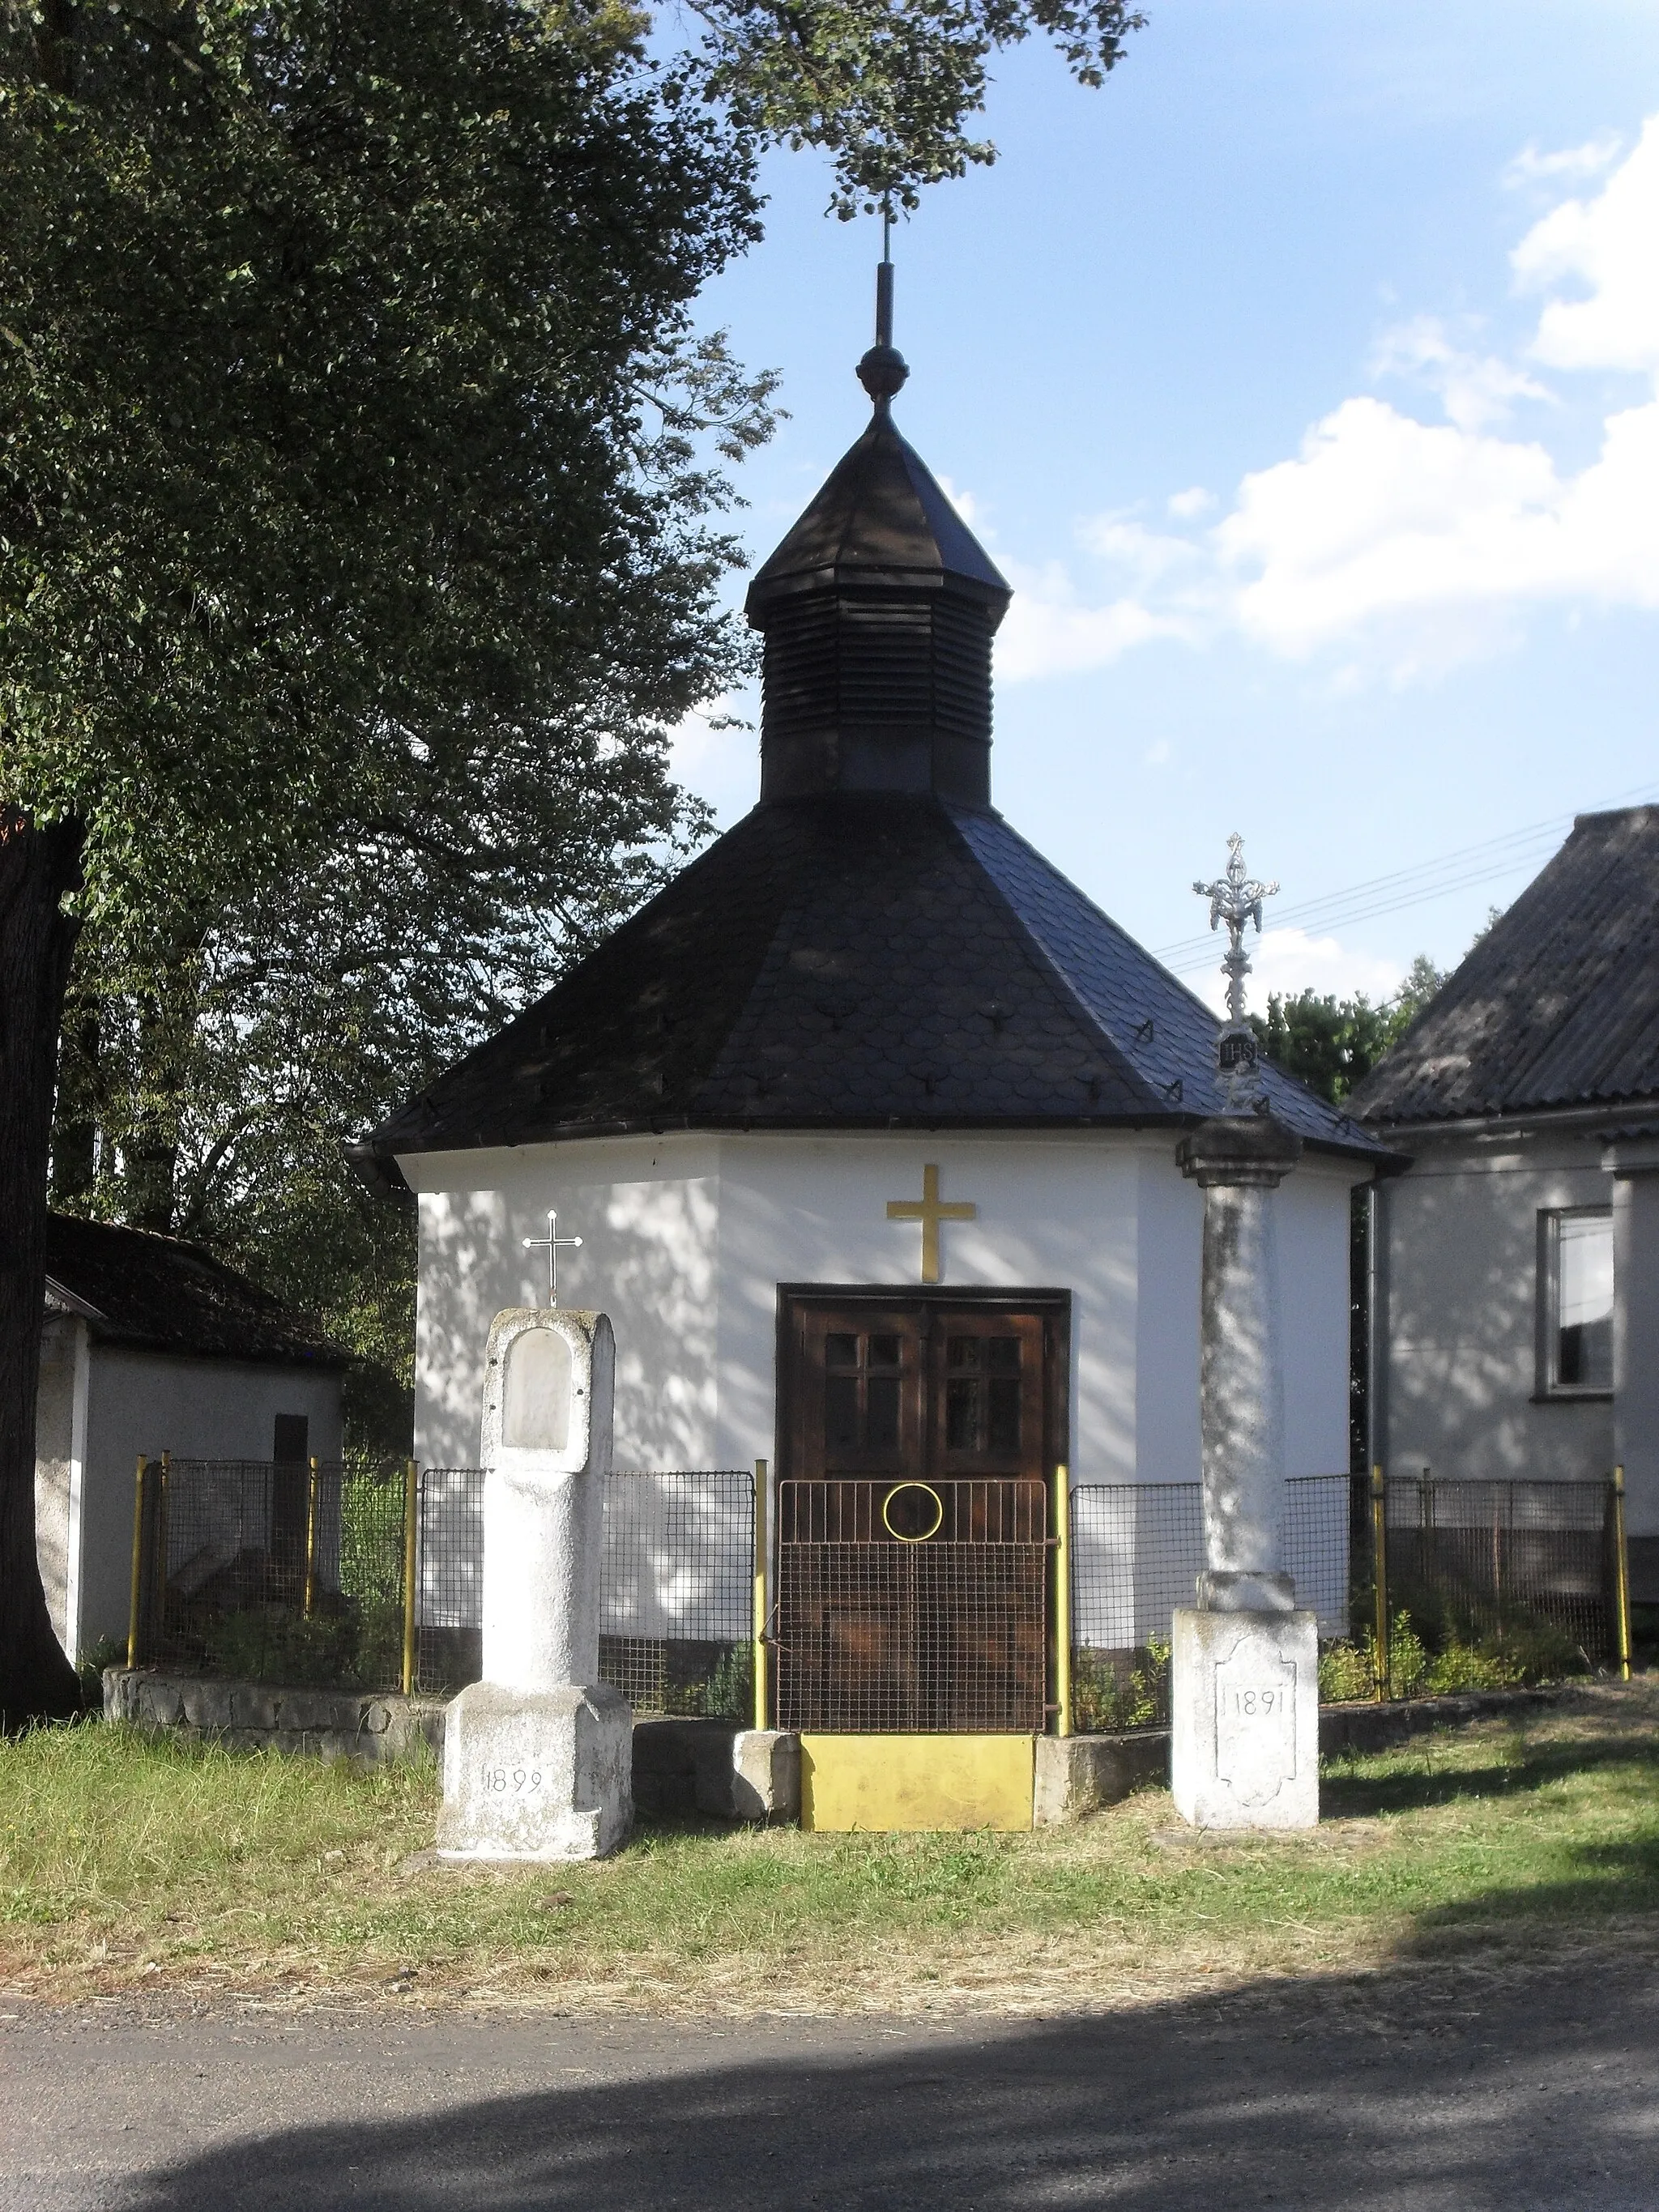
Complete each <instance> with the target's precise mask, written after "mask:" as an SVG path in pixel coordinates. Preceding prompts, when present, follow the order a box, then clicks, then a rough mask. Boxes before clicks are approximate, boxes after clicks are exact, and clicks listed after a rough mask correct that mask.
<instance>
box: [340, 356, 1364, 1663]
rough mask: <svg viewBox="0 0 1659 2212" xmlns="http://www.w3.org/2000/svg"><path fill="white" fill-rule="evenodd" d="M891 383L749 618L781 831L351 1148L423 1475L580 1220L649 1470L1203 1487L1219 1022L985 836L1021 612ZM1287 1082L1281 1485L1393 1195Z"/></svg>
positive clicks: (1340, 1397) (1275, 1075) (1270, 1078)
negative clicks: (997, 706) (993, 754)
mask: <svg viewBox="0 0 1659 2212" xmlns="http://www.w3.org/2000/svg"><path fill="white" fill-rule="evenodd" d="M903 374H904V371H903V365H902V362H899V360H898V357H897V356H896V354H893V353H892V351H891V349H890V348H886V347H883V346H880V345H878V347H877V348H875V349H872V352H871V353H870V354H868V355H866V357H865V360H864V362H862V363H860V377H861V378H862V380H864V381H865V383H866V388H867V389H868V390H869V391H870V392H871V394H872V398H874V400H875V403H876V404H875V412H874V416H873V419H872V422H871V423H870V426H869V428H867V429H866V432H865V433H864V435H863V436H862V437H860V439H859V441H858V442H857V443H856V444H855V445H854V447H852V449H851V450H850V452H849V453H848V454H847V455H846V457H845V458H844V459H842V462H841V463H840V464H839V465H838V466H837V467H836V470H835V471H834V472H833V474H832V475H831V476H830V477H829V480H828V482H827V483H825V485H824V486H823V489H822V490H821V491H820V492H819V494H818V495H817V497H816V498H815V499H814V500H813V501H812V502H811V505H810V507H808V508H807V510H806V512H805V514H804V515H803V516H802V517H801V519H800V520H799V522H798V523H797V524H796V525H795V526H794V528H793V530H792V531H791V532H789V534H788V536H787V538H785V540H784V542H783V544H781V546H780V547H779V549H778V550H777V551H776V552H775V554H774V555H773V556H772V557H771V559H770V560H769V561H768V562H767V563H766V564H765V566H764V567H763V568H762V569H761V570H760V572H759V574H757V577H756V579H755V581H754V584H753V586H752V588H751V590H750V594H749V599H748V615H749V619H750V622H751V623H753V624H754V625H755V626H756V627H757V629H760V630H761V631H762V632H763V635H764V640H765V646H764V707H763V729H762V739H761V791H760V799H759V803H758V805H757V806H756V807H755V808H754V810H753V811H752V812H750V814H749V815H748V816H746V817H744V820H743V821H742V822H740V823H738V824H737V826H736V827H735V828H733V829H731V830H730V831H729V832H727V834H726V836H722V837H721V838H720V839H719V840H718V841H717V842H715V843H714V845H713V846H711V847H710V848H708V850H707V851H706V852H704V853H703V854H702V855H701V856H700V857H699V858H698V859H696V860H694V861H693V862H692V863H691V865H690V866H688V867H687V868H686V869H684V872H682V873H681V874H680V875H679V876H678V877H677V878H675V880H674V881H673V882H672V883H671V884H670V885H669V886H668V888H667V889H666V890H664V891H663V892H662V893H661V894H660V895H659V896H657V897H656V898H655V899H653V901H652V902H650V903H649V904H648V905H647V906H646V907H645V908H643V909H642V910H641V912H640V913H638V914H637V915H635V916H634V917H633V919H632V920H631V921H629V922H628V923H626V924H625V925H624V926H623V927H622V928H621V929H619V930H618V931H617V933H615V935H614V936H612V937H611V939H609V940H608V941H607V942H606V943H605V944H604V945H602V946H600V947H599V950H598V951H595V952H594V953H592V955H591V956H590V957H587V958H586V960H584V961H583V962H581V963H580V965H579V966H577V967H576V968H575V969H574V970H573V971H572V972H571V973H570V974H569V975H567V976H566V978H565V979H564V980H563V981H562V982H561V983H560V984H559V985H558V987H556V989H555V990H554V991H552V992H551V993H550V994H548V996H547V997H546V998H544V1000H541V1001H539V1002H538V1004H536V1005H535V1006H531V1007H530V1008H528V1009H527V1010H526V1012H524V1013H523V1014H522V1015H520V1017H519V1018H517V1019H516V1020H515V1021H514V1022H513V1023H512V1024H510V1025H509V1026H508V1027H507V1029H505V1030H502V1031H501V1034H499V1035H498V1036H494V1037H491V1038H490V1039H489V1041H488V1042H485V1043H483V1045H481V1046H480V1047H479V1048H477V1050H476V1051H475V1052H474V1053H472V1054H471V1055H470V1056H469V1057H468V1058H467V1059H465V1060H463V1061H462V1062H461V1063H460V1064H459V1066H455V1067H454V1068H453V1069H451V1070H450V1071H449V1072H448V1073H447V1074H446V1075H444V1076H443V1077H441V1079H439V1080H438V1081H436V1082H435V1083H434V1084H433V1085H431V1086H430V1088H429V1089H428V1091H425V1092H424V1093H423V1094H422V1096H421V1097H418V1098H416V1099H415V1100H413V1101H412V1102H411V1103H410V1104H409V1105H408V1106H407V1107H405V1108H404V1109H402V1110H401V1111H400V1112H399V1113H398V1114H397V1115H394V1116H393V1117H392V1120H390V1121H387V1122H386V1123H385V1124H384V1125H383V1126H382V1127H380V1128H379V1129H377V1130H376V1131H374V1133H373V1134H372V1136H371V1137H370V1138H369V1139H367V1140H366V1142H365V1143H364V1145H363V1146H361V1147H360V1148H359V1150H358V1159H359V1163H360V1165H361V1166H362V1169H363V1170H364V1171H365V1172H366V1173H368V1175H369V1176H372V1177H374V1176H378V1177H380V1178H381V1179H382V1180H384V1181H386V1182H390V1183H393V1184H402V1185H405V1186H407V1188H409V1189H410V1190H412V1191H413V1192H415V1193H416V1194H417V1196H418V1200H419V1206H420V1300H419V1322H418V1345H417V1360H416V1378H417V1379H416V1451H417V1454H418V1455H419V1456H420V1457H421V1458H422V1460H424V1461H425V1462H428V1463H435V1464H438V1465H455V1464H462V1465H465V1464H466V1463H468V1462H471V1461H472V1460H473V1459H474V1458H475V1457H476V1455H477V1448H478V1445H477V1439H478V1427H479V1414H480V1406H481V1399H482V1383H483V1354H484V1341H485V1336H486V1334H487V1331H488V1328H489V1321H490V1317H491V1316H492V1315H493V1314H494V1313H495V1311H496V1310H498V1309H499V1308H501V1307H503V1306H507V1305H511V1304H520V1303H527V1302H530V1301H533V1300H535V1299H536V1298H538V1297H545V1296H546V1295H547V1292H548V1287H549V1285H548V1253H547V1250H546V1249H545V1245H543V1246H541V1247H539V1248H538V1249H529V1250H527V1249H526V1239H546V1238H547V1237H548V1236H549V1234H550V1216H556V1225H555V1229H554V1233H556V1236H557V1237H559V1238H560V1239H565V1238H572V1239H574V1238H578V1237H579V1238H580V1243H579V1244H578V1243H564V1244H562V1246H561V1248H560V1249H558V1251H557V1255H556V1257H557V1267H558V1297H559V1299H560V1301H561V1302H562V1303H565V1304H574V1305H579V1306H597V1307H602V1308H603V1309H604V1310H605V1311H606V1312H608V1313H609V1314H610V1315H611V1318H612V1321H613V1322H614V1323H615V1328H616V1337H617V1416H616V1418H617V1462H618V1463H619V1464H621V1465H625V1466H632V1467H635V1468H649V1469H670V1468H700V1467H740V1466H745V1465H749V1464H751V1463H752V1462H755V1461H757V1460H760V1459H764V1460H765V1461H767V1462H769V1467H770V1468H771V1469H772V1471H773V1477H774V1480H775V1481H777V1482H779V1483H780V1484H781V1485H783V1486H788V1485H789V1484H791V1483H799V1482H810V1481H815V1480H816V1481H822V1482H825V1483H828V1484H829V1485H830V1486H832V1487H833V1486H835V1485H836V1483H840V1484H841V1485H842V1491H843V1492H845V1496H844V1497H843V1496H842V1492H837V1497H838V1498H842V1504H846V1498H850V1496H851V1491H850V1490H848V1489H847V1486H848V1485H854V1486H855V1485H856V1484H857V1483H858V1482H860V1481H863V1480H872V1481H875V1482H877V1483H878V1485H879V1484H886V1485H887V1486H889V1489H888V1492H885V1493H884V1495H889V1496H890V1495H891V1494H892V1490H893V1486H895V1485H898V1486H902V1485H903V1484H906V1483H912V1482H915V1483H921V1484H924V1485H931V1486H935V1487H937V1486H940V1485H948V1484H949V1483H950V1482H951V1481H953V1480H961V1481H963V1482H967V1481H969V1480H1016V1479H1018V1480H1025V1481H1027V1482H1029V1481H1031V1480H1035V1479H1036V1478H1043V1479H1045V1480H1051V1479H1052V1474H1053V1470H1054V1468H1055V1467H1056V1466H1058V1465H1060V1464H1065V1465H1067V1466H1069V1467H1070V1468H1071V1469H1072V1470H1073V1479H1074V1480H1077V1481H1079V1482H1087V1483H1122V1484H1131V1485H1140V1484H1147V1483H1160V1482H1171V1481H1183V1482H1185V1481H1192V1482H1195V1481H1196V1480H1197V1479H1198V1473H1199V1396H1198V1363H1199V1274H1200V1234H1201V1227H1202V1219H1203V1206H1202V1196H1201V1194H1200V1191H1199V1190H1198V1189H1197V1188H1194V1186H1193V1185H1192V1184H1190V1183H1188V1182H1185V1181H1183V1179H1182V1174H1181V1172H1180V1170H1179V1169H1178V1167H1177V1165H1176V1144H1177V1142H1178V1140H1179V1139H1180V1137H1181V1135H1182V1132H1183V1131H1185V1130H1187V1129H1188V1128H1190V1127H1193V1126H1194V1125H1195V1124H1196V1123H1197V1122H1199V1121H1201V1120H1203V1119H1204V1118H1205V1117H1206V1115H1211V1114H1213V1113H1215V1112H1218V1111H1220V1110H1222V1109H1223V1105H1224V1101H1223V1096H1222V1092H1221V1089H1220V1085H1219V1080H1218V1075H1217V1072H1216V1038H1217V1028H1218V1025H1217V1023H1216V1022H1215V1020H1214V1018H1212V1015H1211V1014H1210V1013H1209V1012H1208V1011H1207V1009H1206V1007H1205V1006H1203V1005H1202V1004H1201V1003H1200V1000H1197V999H1196V998H1194V996H1193V995H1192V994H1190V993H1189V992H1188V991H1187V990H1186V989H1185V988H1184V987H1182V985H1181V984H1179V983H1178V982H1176V981H1175V980H1174V978H1173V977H1171V976H1170V975H1169V974H1167V973H1166V972H1165V970H1164V969H1162V968H1160V967H1159V966H1158V963H1157V962H1156V961H1155V960H1153V959H1152V957H1151V956H1150V955H1149V954H1148V953H1146V952H1145V951H1142V949H1141V948H1140V947H1139V945H1136V944H1135V943H1134V942H1133V940H1132V939H1130V938H1129V937H1128V936H1127V935H1126V934H1125V933H1124V932H1123V931H1122V930H1121V929H1120V928H1119V927H1117V925H1116V924H1115V922H1113V921H1110V920H1109V918H1108V917H1107V916H1106V915H1104V914H1103V913H1101V912H1100V911H1099V909H1098V908H1096V907H1094V906H1093V905H1091V902H1089V901H1088V900H1087V899H1086V898H1085V897H1084V896H1083V895H1082V894H1081V893H1080V892H1079V891H1078V890H1076V889H1075V888H1074V887H1073V885H1072V884H1069V883H1068V882H1066V879H1065V878H1063V877H1062V876H1060V874H1059V873H1058V872H1056V871H1055V870H1054V868H1053V867H1051V866H1049V865H1048V862H1047V861H1045V860H1043V859H1042V856H1041V854H1038V853H1036V852H1035V851H1034V850H1033V849H1032V848H1031V847H1030V845H1028V844H1027V843H1025V842H1024V840H1023V839H1022V838H1021V837H1020V836H1018V834H1017V833H1016V831H1015V830H1014V829H1012V827H1011V826H1010V825H1009V823H1007V822H1006V821H1005V820H1004V818H1003V817H1002V816H1001V814H1000V813H999V812H998V811H996V809H995V808H994V806H993V805H992V803H991V784H990V750H991V651H992V638H993V635H994V631H995V629H996V628H997V625H998V623H999V622H1000V619H1001V617H1002V615H1003V612H1004V611H1005V609H1006V605H1007V602H1008V598H1009V592H1008V587H1007V586H1006V584H1005V583H1004V581H1003V580H1002V578H1001V577H1000V575H999V574H998V573H997V571H996V569H995V568H994V567H993V566H992V564H991V562H990V561H989V560H988V558H987V556H986V554H985V553H984V551H983V550H982V549H981V547H980V545H979V544H977V543H976V542H975V539H974V538H973V537H972V536H971V534H970V533H969V531H968V529H967V528H966V527H965V526H964V525H963V522H962V520H960V518H959V517H958V516H957V513H955V512H954V510H953V509H952V508H951V505H950V503H949V501H947V500H946V498H945V495H944V494H943V493H942V492H941V490H940V489H939V485H938V484H937V483H936V482H935V481H934V479H933V477H932V476H930V475H929V473H928V471H927V469H926V468H925V467H924V465H922V463H921V460H920V459H919V458H918V457H917V455H916V454H915V453H914V452H913V451H912V449H911V448H910V447H908V445H907V444H906V443H905V442H904V441H903V440H902V438H901V437H900V435H899V434H898V432H897V430H896V428H894V425H893V422H892V419H891V415H890V404H889V402H890V395H891V394H892V392H894V391H896V388H897V386H898V384H899V383H900V382H902V379H903ZM1205 858H1206V855H1205V854H1203V853H1201V852H1199V853H1195V854H1194V863H1195V864H1198V863H1201V862H1202V861H1203V860H1204V859H1205ZM1266 1085H1267V1094H1268V1097H1269V1100H1270V1102H1271V1104H1272V1109H1273V1112H1274V1113H1275V1114H1276V1115H1279V1117H1280V1119H1281V1120H1283V1121H1285V1122H1286V1123H1288V1124H1289V1125H1290V1126H1291V1127H1292V1128H1293V1129H1295V1130H1296V1131H1297V1133H1299V1134H1300V1136H1301V1137H1302V1138H1303V1139H1304V1146H1305V1150H1304V1157H1303V1160H1302V1164H1301V1165H1300V1167H1299V1169H1298V1170H1297V1173H1296V1174H1295V1175H1293V1176H1291V1178H1290V1179H1289V1181H1288V1182H1286V1183H1285V1185H1284V1187H1283V1188H1282V1189H1281V1191H1280V1192H1279V1194H1278V1199H1277V1201H1276V1202H1277V1206H1278V1212H1279V1239H1280V1274H1281V1283H1282V1291H1283V1297H1284V1304H1285V1328H1284V1342H1285V1346H1286V1351H1287V1370H1286V1374H1285V1437H1286V1451H1287V1471H1288V1472H1289V1473H1290V1474H1319V1473H1331V1472H1334V1471H1342V1470H1346V1468H1347V1464H1348V1298H1349V1257H1348V1254H1349V1198H1350V1192H1351V1190H1352V1188H1353V1186H1354V1185H1355V1184H1356V1183H1358V1182H1366V1181H1369V1180H1370V1177H1371V1176H1372V1175H1373V1174H1374V1173H1375V1172H1376V1169H1377V1166H1378V1164H1379V1163H1380V1162H1382V1161H1383V1160H1384V1159H1385V1158H1386V1157H1387V1156H1386V1154H1385V1152H1384V1151H1383V1147H1382V1146H1380V1145H1379V1143H1378V1141H1377V1139H1376V1138H1375V1137H1374V1136H1373V1135H1371V1134H1370V1133H1369V1132H1367V1131H1365V1130H1364V1129H1362V1128H1361V1127H1358V1125H1357V1124H1356V1123H1354V1122H1352V1121H1349V1120H1348V1119H1347V1118H1346V1116H1345V1115H1342V1114H1340V1112H1338V1111H1337V1110H1336V1109H1334V1108H1332V1107H1329V1106H1328V1105H1327V1104H1325V1103H1323V1102H1322V1101H1321V1100H1319V1099H1317V1098H1316V1097H1313V1096H1312V1095H1311V1094H1310V1093H1309V1092H1308V1091H1305V1090H1304V1089H1303V1088H1302V1087H1301V1086H1300V1085H1297V1083H1296V1082H1294V1081H1292V1080H1291V1079H1289V1078H1287V1077H1285V1076H1284V1075H1282V1074H1281V1073H1279V1071H1277V1070H1274V1069H1271V1068H1269V1069H1267V1071H1266ZM777 1502H778V1503H779V1504H781V1506H782V1508H783V1509H784V1510H786V1511H787V1510H793V1509H791V1508H790V1506H789V1502H788V1499H787V1497H783V1496H780V1498H779V1499H778V1501H777ZM878 1503H879V1501H878ZM802 1510H805V1507H803V1508H802ZM835 1510H837V1511H839V1510H841V1505H840V1504H837V1505H836V1508H835ZM846 1510H848V1511H849V1512H850V1511H851V1510H853V1509H852V1506H851V1505H850V1504H848V1505H847V1508H846ZM882 1510H884V1511H885V1510H886V1508H885V1507H884V1508H883V1509H882ZM919 1510H926V1511H931V1510H932V1509H931V1508H927V1507H926V1504H925V1500H924V1501H923V1508H922V1509H919ZM939 1510H940V1512H941V1513H943V1512H944V1511H945V1507H944V1506H942V1505H941V1506H940V1508H939ZM963 1510H964V1511H966V1510H967V1508H966V1507H965V1506H964V1507H963ZM975 1510H978V1509H977V1508H975ZM878 1533H879V1532H878ZM912 1533H914V1532H912ZM903 1541H911V1537H910V1535H906V1536H905V1538H904V1539H903ZM918 1571H920V1570H919V1569H918ZM849 1633H850V1632H849ZM1037 1695H1038V1702H1039V1704H1040V1702H1041V1696H1040V1684H1039V1687H1038V1692H1037Z"/></svg>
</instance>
